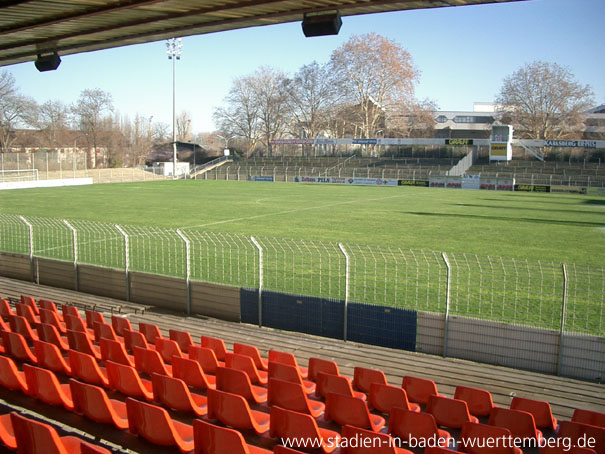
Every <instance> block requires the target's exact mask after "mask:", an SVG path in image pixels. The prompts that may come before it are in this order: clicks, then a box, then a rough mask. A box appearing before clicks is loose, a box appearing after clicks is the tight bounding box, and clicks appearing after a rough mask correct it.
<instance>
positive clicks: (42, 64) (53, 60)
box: [34, 52, 61, 72]
mask: <svg viewBox="0 0 605 454" xmlns="http://www.w3.org/2000/svg"><path fill="white" fill-rule="evenodd" d="M34 64H35V65H36V68H37V69H38V71H40V72H44V71H54V70H55V69H57V68H58V67H59V65H60V64H61V57H59V55H58V54H57V53H56V52H53V53H52V54H48V55H41V54H38V58H37V59H36V61H35V63H34Z"/></svg>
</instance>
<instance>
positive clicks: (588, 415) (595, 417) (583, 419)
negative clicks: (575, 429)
mask: <svg viewBox="0 0 605 454" xmlns="http://www.w3.org/2000/svg"><path fill="white" fill-rule="evenodd" d="M571 420H572V421H573V422H579V423H581V424H590V425H591V426H597V427H605V413H599V412H597V411H592V410H582V409H580V408H578V409H576V410H574V412H573V416H572V418H571Z"/></svg>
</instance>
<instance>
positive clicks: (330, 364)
mask: <svg viewBox="0 0 605 454" xmlns="http://www.w3.org/2000/svg"><path fill="white" fill-rule="evenodd" d="M319 372H323V373H324V374H332V375H340V371H339V370H338V364H336V363H335V362H334V361H330V360H327V359H322V358H314V357H311V358H309V378H310V379H311V380H313V381H317V374H318V373H319Z"/></svg>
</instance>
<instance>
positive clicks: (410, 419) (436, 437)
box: [389, 407, 451, 447]
mask: <svg viewBox="0 0 605 454" xmlns="http://www.w3.org/2000/svg"><path fill="white" fill-rule="evenodd" d="M389 433H390V434H391V435H393V436H395V437H399V438H400V439H402V440H410V439H411V438H415V439H416V440H419V442H420V443H424V444H425V445H427V444H428V443H431V441H430V440H433V441H437V442H438V444H439V446H441V447H446V446H448V443H449V440H450V438H451V436H450V433H449V432H448V431H446V430H442V429H439V428H438V427H437V423H436V422H435V418H434V417H433V415H431V414H429V413H421V412H416V411H410V410H405V409H403V408H397V407H394V408H393V409H392V410H391V414H390V415H389Z"/></svg>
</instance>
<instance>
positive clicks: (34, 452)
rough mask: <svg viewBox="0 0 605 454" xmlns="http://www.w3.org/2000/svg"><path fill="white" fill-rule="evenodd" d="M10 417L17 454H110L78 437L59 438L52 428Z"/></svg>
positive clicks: (18, 417)
mask: <svg viewBox="0 0 605 454" xmlns="http://www.w3.org/2000/svg"><path fill="white" fill-rule="evenodd" d="M10 417H11V423H12V426H13V432H14V434H15V440H16V442H17V446H18V452H19V454H25V453H27V454H50V453H52V454H110V452H109V451H108V450H107V449H105V448H102V447H100V446H96V445H93V444H90V443H87V442H85V441H84V440H81V439H80V438H78V437H72V436H65V437H60V436H59V434H58V433H57V431H56V430H55V429H54V428H53V427H52V426H49V425H48V424H43V423H41V422H38V421H34V420H33V419H29V418H25V417H24V416H21V415H19V414H17V413H16V412H12V413H11V414H10Z"/></svg>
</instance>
